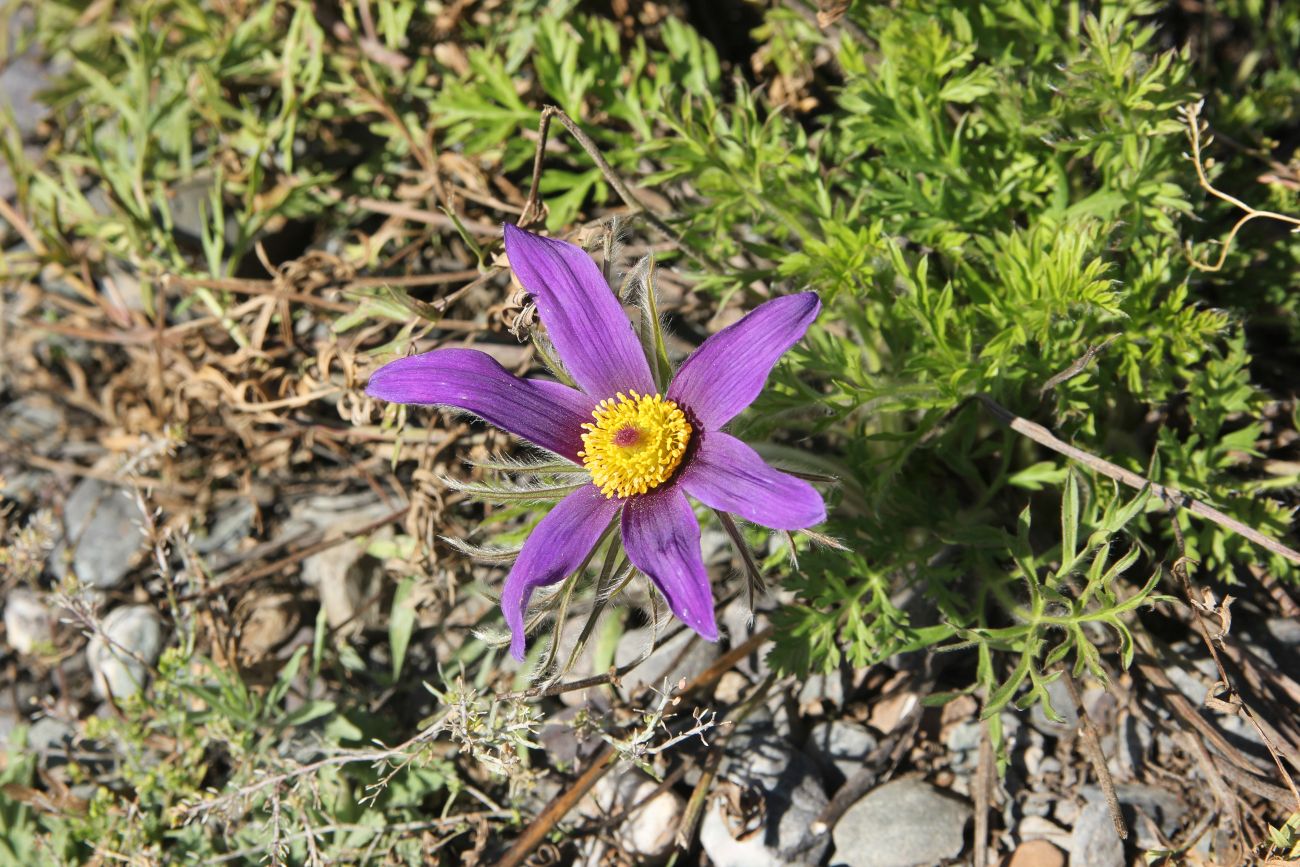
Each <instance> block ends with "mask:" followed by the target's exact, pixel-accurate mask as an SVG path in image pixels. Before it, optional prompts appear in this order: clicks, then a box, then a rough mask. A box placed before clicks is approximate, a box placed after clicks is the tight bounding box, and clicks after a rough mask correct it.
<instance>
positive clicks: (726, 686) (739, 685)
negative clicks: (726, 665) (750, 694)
mask: <svg viewBox="0 0 1300 867" xmlns="http://www.w3.org/2000/svg"><path fill="white" fill-rule="evenodd" d="M749 687H750V683H749V678H747V677H745V675H743V674H741V673H740V672H738V671H736V670H734V669H733V670H731V671H728V672H727V673H726V674H724V675H722V677H721V678H720V679H719V680H718V685H717V687H716V688H715V689H714V690H713V697H714V698H715V699H717V700H718V701H720V702H722V703H723V704H736V703H738V702H739V701H740V700H741V698H742V697H744V695H745V693H746V691H747V690H748V689H749Z"/></svg>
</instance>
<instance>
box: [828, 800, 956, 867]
mask: <svg viewBox="0 0 1300 867" xmlns="http://www.w3.org/2000/svg"><path fill="white" fill-rule="evenodd" d="M970 818H971V808H970V805H969V804H967V803H966V802H965V801H964V800H960V799H958V798H953V797H951V796H950V795H948V794H947V793H946V792H943V791H941V790H940V789H937V788H935V787H934V786H932V785H930V784H929V783H927V782H925V781H923V780H917V779H905V780H895V781H894V782H891V783H886V784H885V785H883V786H880V787H878V788H875V789H872V790H871V791H870V792H868V793H867V794H866V795H865V796H864V797H863V798H862V799H861V800H859V801H858V802H857V803H856V804H854V805H853V806H852V807H850V808H849V809H848V811H847V812H846V813H845V814H844V815H843V816H841V817H840V820H839V821H838V822H837V823H836V824H835V831H834V838H835V854H834V856H833V857H832V858H831V863H832V864H835V865H844V867H917V865H922V864H924V865H930V864H937V863H939V862H940V861H943V860H944V859H946V858H956V857H957V856H958V855H960V854H961V852H962V849H963V848H964V846H965V844H966V823H967V822H968V821H969V820H970Z"/></svg>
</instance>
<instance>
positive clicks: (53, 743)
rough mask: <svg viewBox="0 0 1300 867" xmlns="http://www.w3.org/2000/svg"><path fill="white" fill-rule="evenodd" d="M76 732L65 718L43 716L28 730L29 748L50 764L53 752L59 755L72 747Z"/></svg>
mask: <svg viewBox="0 0 1300 867" xmlns="http://www.w3.org/2000/svg"><path fill="white" fill-rule="evenodd" d="M76 734H77V733H76V731H75V730H74V729H73V728H72V726H70V725H68V724H67V723H65V722H64V721H63V720H59V719H54V718H53V717H48V716H45V717H41V718H40V719H38V720H37V721H36V722H34V723H32V726H31V728H29V729H28V730H27V749H28V750H30V751H31V752H33V753H36V754H37V755H39V756H41V757H42V759H43V760H44V762H45V763H46V764H47V765H48V763H49V759H50V758H51V756H50V754H51V753H54V754H56V755H57V754H58V753H63V752H66V751H67V750H69V749H71V748H72V743H73V741H74V740H75V738H76Z"/></svg>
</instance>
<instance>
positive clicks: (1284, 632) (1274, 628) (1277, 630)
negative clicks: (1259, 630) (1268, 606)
mask: <svg viewBox="0 0 1300 867" xmlns="http://www.w3.org/2000/svg"><path fill="white" fill-rule="evenodd" d="M1264 627H1265V628H1266V629H1268V631H1269V633H1270V634H1271V635H1272V636H1273V638H1274V639H1276V640H1277V641H1279V642H1281V643H1282V644H1286V645H1292V646H1294V645H1297V644H1300V620H1296V619H1295V618H1294V617H1270V618H1269V619H1268V620H1266V621H1264Z"/></svg>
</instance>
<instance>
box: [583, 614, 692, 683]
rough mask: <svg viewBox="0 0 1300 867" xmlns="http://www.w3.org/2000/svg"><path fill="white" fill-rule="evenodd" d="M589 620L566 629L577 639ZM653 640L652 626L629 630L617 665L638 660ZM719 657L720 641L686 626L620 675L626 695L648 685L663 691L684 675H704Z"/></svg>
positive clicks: (616, 658)
mask: <svg viewBox="0 0 1300 867" xmlns="http://www.w3.org/2000/svg"><path fill="white" fill-rule="evenodd" d="M585 621H586V618H585V617H583V618H582V622H580V623H574V624H570V625H569V627H568V629H566V632H568V631H572V633H573V637H574V638H575V639H576V638H577V636H578V635H579V634H580V633H581V632H582V623H585ZM650 641H651V631H650V629H648V628H647V629H632V630H629V631H628V632H627V633H626V634H624V636H623V637H622V638H621V639H619V642H618V647H617V648H615V650H614V664H615V665H617V666H619V667H620V668H621V667H623V666H624V665H628V664H630V663H632V662H635V661H636V660H637V659H638V658H640V656H641V654H643V653H645V651H646V649H647V648H648V647H649V646H650ZM687 644H690V645H691V647H690V649H689V650H687V649H686V646H687ZM587 646H588V648H590V647H591V644H590V643H588V645H587ZM683 650H685V655H683V653H682V651H683ZM679 657H680V659H679ZM717 658H718V645H717V644H715V643H714V642H712V641H704V640H703V639H700V638H699V637H698V636H697V635H696V634H695V633H694V632H692V631H690V630H689V629H683V630H681V631H680V632H678V633H677V634H676V635H674V636H673V637H672V638H670V639H668V640H667V641H665V642H663V643H662V644H660V645H659V647H657V648H656V649H655V650H654V652H653V653H651V654H650V656H649V657H648V658H647V659H646V660H645V661H644V662H642V663H641V664H640V665H638V666H637V667H636V668H634V669H632V670H631V671H629V672H628V673H627V674H625V675H623V676H622V678H620V680H621V682H622V684H623V687H622V689H623V695H627V696H635V695H639V694H640V693H641V692H642V690H644V689H645V688H646V687H654V688H655V689H658V690H663V689H664V688H665V686H666V687H667V688H668V689H673V688H675V687H676V685H677V682H678V681H679V680H681V679H682V678H685V679H686V680H687V681H690V680H691V679H692V678H694V677H696V676H697V675H700V674H703V673H704V671H705V669H707V668H708V667H709V666H710V665H712V664H713V663H714V661H715V660H716V659H717Z"/></svg>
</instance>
